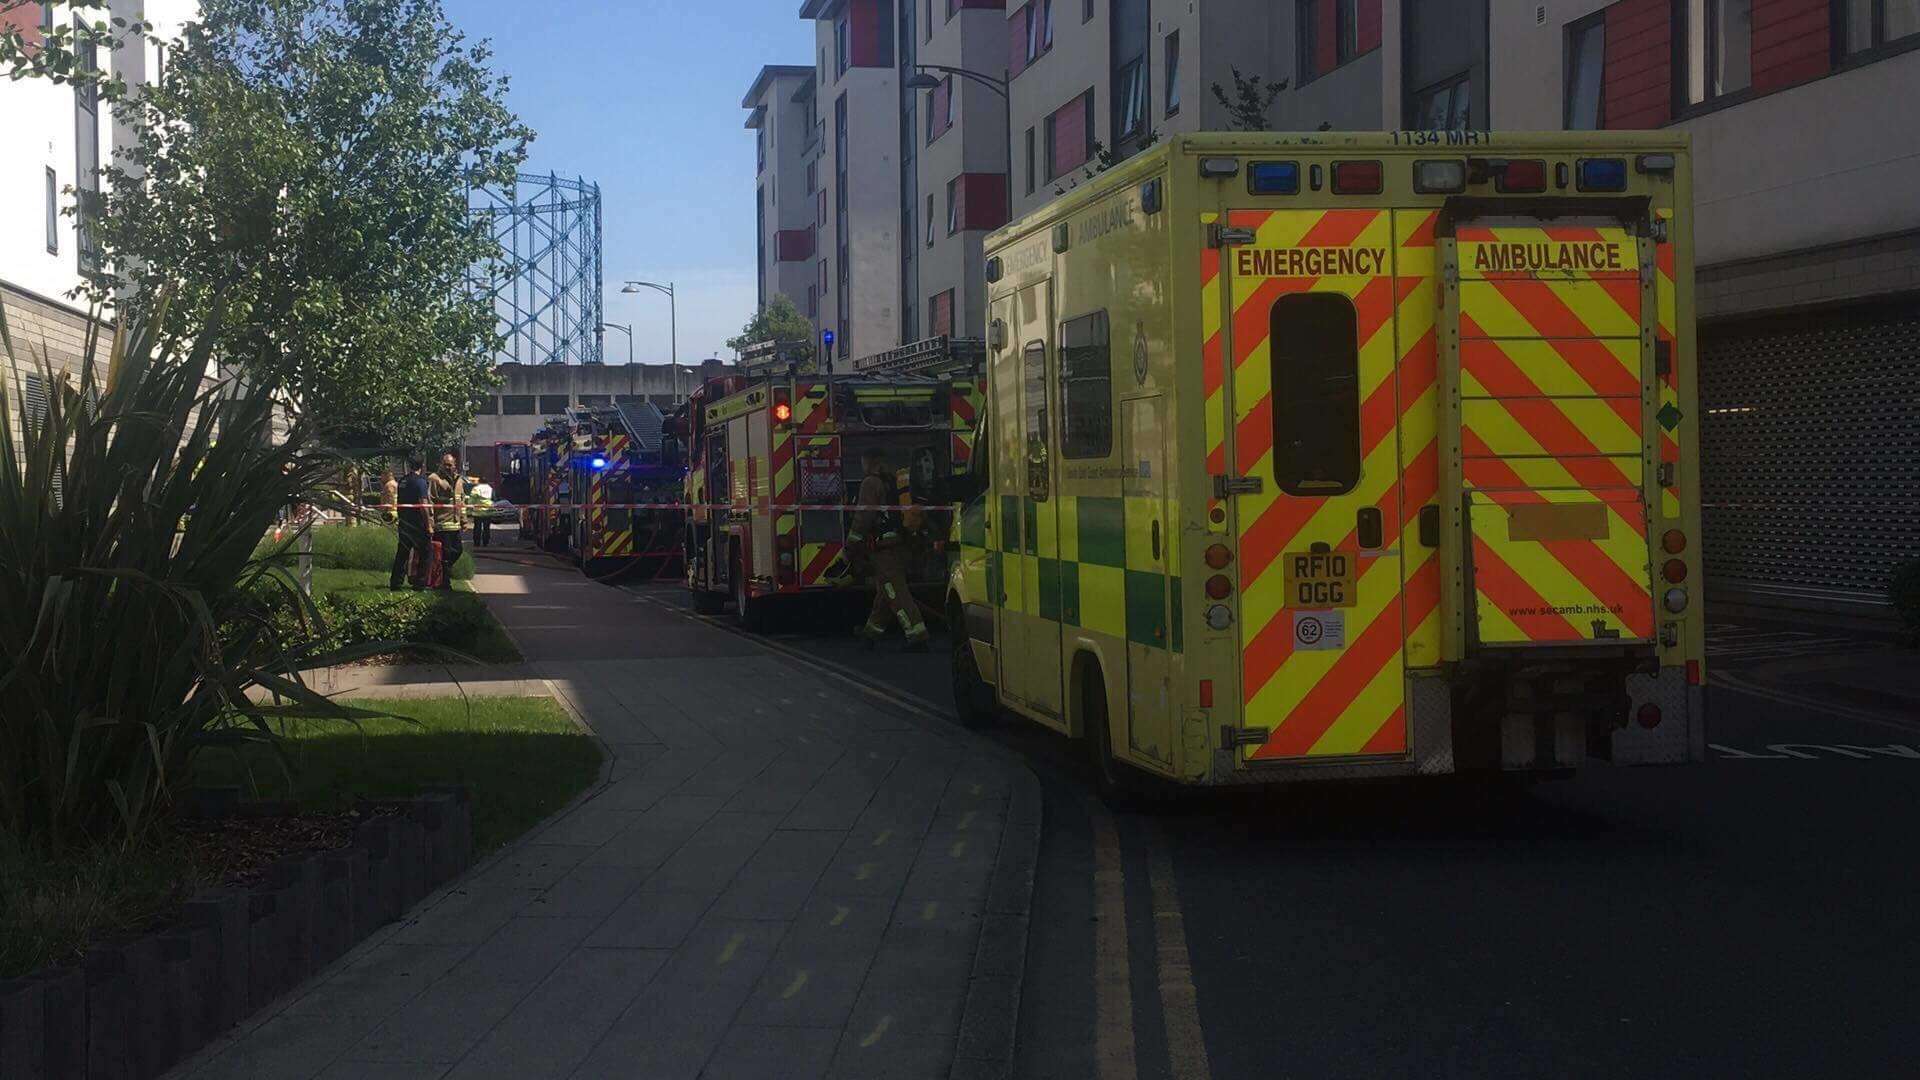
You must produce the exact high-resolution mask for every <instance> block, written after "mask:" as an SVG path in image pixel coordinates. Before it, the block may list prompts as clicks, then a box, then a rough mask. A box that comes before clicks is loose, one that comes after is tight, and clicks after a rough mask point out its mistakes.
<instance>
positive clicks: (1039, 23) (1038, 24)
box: [1024, 0, 1053, 64]
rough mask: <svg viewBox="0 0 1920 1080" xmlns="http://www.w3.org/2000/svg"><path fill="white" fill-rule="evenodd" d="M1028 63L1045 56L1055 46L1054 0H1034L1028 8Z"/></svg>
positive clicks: (1026, 9)
mask: <svg viewBox="0 0 1920 1080" xmlns="http://www.w3.org/2000/svg"><path fill="white" fill-rule="evenodd" d="M1024 10H1025V11H1026V13H1027V14H1026V18H1027V63H1029V64H1031V63H1033V62H1034V61H1035V60H1038V59H1040V58H1041V57H1042V56H1045V55H1046V53H1047V50H1049V49H1051V48H1053V0H1032V2H1031V3H1029V4H1028V5H1027V6H1026V8H1025V9H1024Z"/></svg>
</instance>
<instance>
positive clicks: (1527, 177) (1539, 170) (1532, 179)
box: [1493, 158, 1547, 195]
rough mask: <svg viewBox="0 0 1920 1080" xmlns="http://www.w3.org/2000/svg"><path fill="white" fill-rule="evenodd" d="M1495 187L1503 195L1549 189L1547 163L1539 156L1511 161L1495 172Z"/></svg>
mask: <svg viewBox="0 0 1920 1080" xmlns="http://www.w3.org/2000/svg"><path fill="white" fill-rule="evenodd" d="M1493 188H1494V190H1495V191H1498V192H1500V193H1501V194H1503V195H1511V194H1514V193H1517V192H1518V193H1524V192H1534V191H1545V190H1547V163H1546V162H1544V161H1541V160H1540V159H1538V158H1520V159H1517V160H1513V161H1509V162H1507V163H1506V165H1505V166H1504V167H1503V168H1501V169H1500V171H1499V172H1497V173H1495V174H1494V181H1493Z"/></svg>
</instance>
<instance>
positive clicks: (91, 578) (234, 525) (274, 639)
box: [0, 302, 390, 854]
mask: <svg viewBox="0 0 1920 1080" xmlns="http://www.w3.org/2000/svg"><path fill="white" fill-rule="evenodd" d="M159 313H160V315H161V317H160V318H156V319H154V320H150V321H148V322H147V323H146V324H144V325H122V326H121V327H120V328H119V329H118V330H117V331H116V333H115V335H114V336H113V338H112V339H111V342H110V344H109V343H108V342H107V341H105V340H103V339H102V338H101V336H100V334H99V333H98V332H97V331H96V332H93V333H91V334H90V335H89V336H88V339H87V341H86V344H85V347H84V349H83V361H84V362H83V363H82V365H81V367H80V371H79V374H78V377H77V378H71V377H64V376H63V377H56V376H55V373H54V372H53V370H52V369H51V367H50V365H49V363H48V358H47V356H46V354H45V352H44V350H34V349H32V348H30V347H23V348H22V349H20V350H18V351H17V350H16V348H15V342H14V341H13V339H12V337H11V336H10V334H9V333H8V331H7V318H6V312H5V311H4V310H3V309H0V350H4V355H5V358H6V361H7V363H6V370H5V371H4V372H0V376H3V377H4V379H5V382H6V383H7V384H8V385H7V386H6V388H5V390H6V392H5V393H0V831H4V833H5V834H6V835H7V838H9V839H11V840H13V841H14V842H16V843H18V844H21V845H23V846H25V847H27V848H30V849H35V850H41V851H45V852H48V853H53V854H57V853H60V852H63V851H67V850H71V849H73V848H75V847H77V846H83V845H88V844H100V843H112V842H119V843H131V842H134V841H136V840H138V839H139V838H141V837H142V836H143V834H145V833H146V831H147V830H148V829H149V828H150V827H151V826H152V824H153V823H154V822H155V821H156V820H157V819H158V818H159V817H160V816H161V815H162V814H164V812H165V811H166V809H167V808H168V806H169V804H170V801H171V797H172V794H173V792H174V791H175V788H176V785H178V784H179V783H180V782H181V780H182V777H184V776H185V775H186V773H187V770H188V765H189V763H190V760H191V758H192V756H193V755H194V754H195V753H198V752H200V751H202V750H206V749H208V748H213V747H220V746H229V747H235V748H237V747H238V745H239V744H243V743H249V742H262V741H265V742H272V741H273V728H272V721H273V720H274V719H276V718H279V717H290V716H307V717H333V718H337V719H341V720H347V721H351V720H353V719H355V718H356V717H359V716H364V715H368V714H365V713H362V712H360V711H359V710H355V709H351V708H348V707H345V706H342V705H340V704H338V703H335V702H332V701H330V700H329V699H327V698H326V697H324V696H323V695H321V694H319V693H316V692H315V691H313V690H311V689H310V688H308V687H307V686H306V685H305V684H304V683H303V682H302V681H301V678H300V674H299V673H300V672H301V671H302V670H306V669H311V668H313V667H317V666H321V665H324V664H327V663H330V662H337V661H338V660H340V659H343V657H340V656H327V655H323V654H321V653H320V651H319V650H318V648H317V647H316V646H315V645H314V644H313V641H315V640H318V639H319V637H320V635H318V634H317V633H312V634H310V633H309V631H308V630H307V627H310V626H313V625H315V624H316V621H317V620H316V619H315V618H314V617H313V611H312V606H311V603H310V602H309V601H307V599H306V598H305V597H303V596H301V595H300V594H299V592H298V590H297V589H295V588H294V587H293V581H292V578H291V576H290V575H289V574H288V572H287V570H286V567H285V560H284V556H282V555H276V554H268V555H267V556H264V557H256V556H255V548H256V546H258V545H259V543H260V538H261V537H262V535H264V534H265V533H266V531H267V529H268V527H269V526H270V525H271V524H272V523H273V521H274V519H275V517H276V515H277V514H279V513H280V511H281V510H282V509H283V508H284V507H287V506H289V505H290V504H294V503H298V502H301V501H303V500H307V499H311V498H314V497H316V494H317V493H319V492H321V491H322V490H323V484H322V481H323V480H324V479H325V478H326V477H327V476H329V475H330V474H332V473H333V472H334V471H335V470H336V469H337V465H338V459H337V458H335V457H334V456H333V455H331V454H329V453H327V452H325V450H324V449H323V448H322V447H321V445H320V444H319V442H318V440H317V439H316V436H315V433H314V432H312V431H311V430H309V429H307V428H305V427H303V426H301V425H299V424H296V425H295V426H294V427H293V428H292V430H290V431H287V432H285V433H284V434H280V435H276V433H275V425H274V419H275V401H274V398H273V395H272V394H271V392H270V391H269V390H267V389H266V388H265V387H261V386H258V385H248V384H245V383H233V382H227V383H218V384H211V385H210V384H209V380H208V379H207V377H206V373H207V372H208V370H209V361H210V359H211V358H212V357H214V356H215V355H217V350H218V348H219V342H218V340H217V338H216V336H215V335H213V334H211V333H209V334H207V335H205V336H201V337H196V338H194V339H192V340H186V339H182V338H174V337H168V336H166V335H163V334H162V333H161V332H159V331H158V330H157V329H156V327H158V326H161V325H164V322H163V319H164V302H163V303H162V305H161V307H160V309H159ZM216 324H217V323H216ZM103 350H106V351H107V355H105V356H103V355H102V353H103ZM103 359H104V360H106V361H107V363H106V364H105V365H102V364H101V363H100V361H101V360H103ZM102 366H106V367H109V368H110V370H111V375H110V377H109V378H108V380H107V381H106V385H105V386H101V385H99V382H98V380H97V379H96V378H95V375H94V371H95V370H96V368H98V367H102ZM29 375H37V376H38V377H39V378H40V379H41V380H42V381H43V385H44V386H45V387H46V393H45V395H44V405H43V406H38V405H37V406H36V407H35V408H33V409H32V410H31V411H27V410H23V409H22V404H23V402H24V400H25V397H24V394H23V392H22V391H23V388H24V386H25V383H26V380H27V378H28V376H29ZM285 604H296V605H300V607H301V611H302V612H303V614H305V615H307V616H308V617H307V618H304V619H302V620H297V622H298V623H300V624H301V625H300V627H299V628H298V629H296V630H294V631H292V633H291V636H289V632H288V631H286V630H285V629H284V628H285V627H286V626H287V625H288V624H287V621H286V620H285V619H280V620H277V621H276V620H275V619H274V618H272V610H271V609H272V608H273V607H274V606H275V605H285ZM276 625H277V626H278V627H280V629H276ZM389 647H390V646H389ZM360 651H365V650H360Z"/></svg>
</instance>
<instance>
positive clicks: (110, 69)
mask: <svg viewBox="0 0 1920 1080" xmlns="http://www.w3.org/2000/svg"><path fill="white" fill-rule="evenodd" d="M196 9H197V6H196V5H195V4H193V3H192V2H191V0H147V2H146V3H144V4H143V3H138V2H134V0H113V2H112V3H101V4H97V5H95V6H93V7H85V8H79V9H76V8H75V7H74V6H72V5H66V4H61V5H55V4H47V3H23V4H16V5H12V6H9V7H7V9H6V10H5V11H4V12H0V23H4V24H5V25H6V26H7V27H9V28H12V29H16V30H18V31H19V32H20V33H21V36H22V39H23V40H24V41H25V42H26V44H27V46H28V47H29V48H32V47H34V46H35V45H37V44H38V43H39V41H40V40H41V39H42V36H43V35H44V34H45V33H46V32H47V31H48V30H50V29H51V28H52V27H53V25H54V20H55V19H61V20H72V19H77V18H78V19H86V20H88V21H90V22H105V21H107V20H109V19H115V18H117V19H124V20H128V21H133V20H137V19H140V18H145V19H146V20H148V21H149V22H152V23H153V24H154V27H155V35H154V38H153V39H149V40H136V41H130V42H128V43H126V44H124V45H122V46H121V47H120V48H118V49H106V48H95V49H91V50H88V51H87V53H86V54H85V55H84V56H83V57H82V62H83V64H84V65H86V66H89V67H91V68H93V69H94V70H96V71H105V72H107V73H108V74H111V75H117V76H119V77H120V79H121V80H123V81H124V82H125V83H126V85H127V87H128V89H129V92H131V93H139V92H140V88H141V87H142V86H143V85H145V84H147V83H148V82H150V81H152V80H155V79H157V78H159V77H160V75H161V72H162V71H163V69H164V65H165V62H166V48H165V46H164V45H162V44H161V43H160V42H161V41H164V40H165V39H167V38H170V37H172V36H173V35H175V34H177V32H178V30H179V28H180V26H181V24H182V23H183V22H184V21H185V20H186V19H187V18H188V17H190V16H191V15H192V13H193V12H194V11H195V10H196ZM0 117H4V118H5V119H4V122H0V206H5V207H7V209H8V211H9V212H8V213H6V214H0V304H4V306H5V317H6V319H7V324H8V327H9V329H10V331H11V334H12V337H13V341H14V344H15V347H16V348H19V349H21V350H22V351H23V352H25V351H26V350H28V349H31V350H32V352H33V354H34V355H35V356H36V357H38V356H40V354H41V353H42V352H44V354H45V360H46V362H47V363H48V364H49V366H50V367H51V368H52V370H53V371H54V372H55V373H56V374H58V373H63V372H72V371H74V370H75V369H76V368H77V366H78V365H79V363H80V361H81V352H82V350H83V348H84V346H85V342H86V337H87V327H88V311H87V303H86V301H85V300H84V299H77V298H76V297H75V295H74V294H75V292H76V290H78V289H79V288H80V286H81V285H82V284H83V283H84V281H85V275H86V274H87V273H89V272H91V271H93V270H95V269H98V268H99V262H98V253H97V250H96V248H95V245H94V242H93V238H92V236H91V232H90V230H89V228H88V226H87V219H86V217H85V216H84V215H82V214H78V213H75V212H74V210H75V208H76V205H77V204H80V203H82V202H83V201H84V196H85V194H86V193H88V192H93V191H98V190H99V187H100V184H101V179H100V176H99V172H98V170H99V169H100V168H101V167H103V166H106V165H110V164H112V163H113V160H114V154H115V152H116V150H118V149H119V148H121V147H124V146H128V145H130V144H131V142H132V139H133V133H132V132H131V131H130V130H128V129H127V128H125V127H123V126H120V125H118V124H116V123H115V121H114V118H113V115H112V112H111V108H110V106H109V105H108V103H107V102H106V101H104V100H103V99H102V98H101V96H100V94H99V93H98V91H97V90H96V89H95V88H94V87H92V86H88V85H60V84H56V83H54V82H52V81H51V80H48V79H22V80H20V81H18V82H11V81H7V80H4V79H0ZM21 359H22V360H23V362H24V361H25V360H26V357H25V356H24V355H23V356H22V357H21ZM6 381H7V382H8V383H9V385H11V384H12V382H13V380H12V379H11V378H9V379H7V380H6ZM22 387H23V389H24V392H25V393H26V395H27V396H28V397H29V398H35V397H36V396H37V395H42V394H44V393H45V392H46V388H45V387H44V385H43V384H42V383H41V377H40V375H38V374H35V373H32V372H28V373H26V374H25V376H24V379H23V382H22ZM27 404H28V405H29V406H30V407H31V406H33V404H34V403H33V401H29V402H27Z"/></svg>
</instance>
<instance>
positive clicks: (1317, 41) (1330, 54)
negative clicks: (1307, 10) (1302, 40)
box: [1313, 0, 1340, 75]
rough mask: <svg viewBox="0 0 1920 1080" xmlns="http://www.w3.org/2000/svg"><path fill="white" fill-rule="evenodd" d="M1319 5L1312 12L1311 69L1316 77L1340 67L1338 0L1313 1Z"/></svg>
mask: <svg viewBox="0 0 1920 1080" xmlns="http://www.w3.org/2000/svg"><path fill="white" fill-rule="evenodd" d="M1315 2H1316V3H1317V4H1318V5H1319V7H1318V10H1316V11H1315V12H1314V15H1315V19H1314V22H1315V25H1314V32H1315V34H1316V35H1317V36H1316V37H1315V38H1314V41H1313V69H1314V74H1316V75H1325V74H1326V73H1327V72H1329V71H1332V70H1333V69H1334V68H1337V67H1339V66H1340V11H1339V7H1340V5H1339V3H1338V0H1315Z"/></svg>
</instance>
